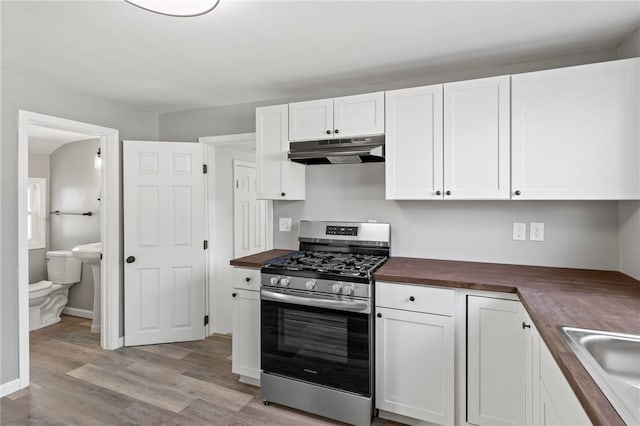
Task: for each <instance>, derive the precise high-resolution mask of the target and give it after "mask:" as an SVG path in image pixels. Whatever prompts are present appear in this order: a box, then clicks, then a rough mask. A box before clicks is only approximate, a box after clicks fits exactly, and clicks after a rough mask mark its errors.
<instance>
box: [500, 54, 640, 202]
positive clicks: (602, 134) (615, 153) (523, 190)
mask: <svg viewBox="0 0 640 426" xmlns="http://www.w3.org/2000/svg"><path fill="white" fill-rule="evenodd" d="M639 74H640V59H638V58H633V59H627V60H622V61H612V62H604V63H597V64H590V65H582V66H576V67H569V68H561V69H555V70H547V71H538V72H531V73H526V74H518V75H514V76H512V126H513V134H512V192H513V194H512V198H514V199H529V200H532V199H565V200H567V199H585V200H588V199H638V198H640V180H639V178H640V175H639V173H640V168H639V161H638V156H639V148H638V145H639V141H640V132H639V126H640V115H639V112H640V111H639V108H640V107H639V103H640V93H639V90H640V89H639V84H638V80H639Z"/></svg>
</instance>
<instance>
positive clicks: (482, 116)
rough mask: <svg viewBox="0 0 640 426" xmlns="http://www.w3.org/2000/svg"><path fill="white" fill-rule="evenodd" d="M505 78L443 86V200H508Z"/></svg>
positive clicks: (508, 123) (506, 93)
mask: <svg viewBox="0 0 640 426" xmlns="http://www.w3.org/2000/svg"><path fill="white" fill-rule="evenodd" d="M509 89H510V84H509V76H501V77H491V78H483V79H479V80H470V81H462V82H458V83H449V84H445V85H444V194H445V197H444V198H445V199H465V200H482V199H494V200H499V199H509V198H510V187H509V184H510V181H511V176H510V173H509V171H510V164H511V154H510V145H511V140H510V138H511V126H510V119H509V118H510V117H509V114H510V95H509Z"/></svg>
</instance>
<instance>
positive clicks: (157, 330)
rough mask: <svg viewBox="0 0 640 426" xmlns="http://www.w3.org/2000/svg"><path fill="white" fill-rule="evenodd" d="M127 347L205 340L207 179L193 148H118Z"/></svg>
mask: <svg viewBox="0 0 640 426" xmlns="http://www.w3.org/2000/svg"><path fill="white" fill-rule="evenodd" d="M123 160H124V161H123V180H124V191H123V197H124V200H123V201H124V256H125V259H126V261H125V268H124V317H125V318H124V324H125V336H124V341H125V345H126V346H134V345H145V344H155V343H167V342H180V341H187V340H198V339H204V300H205V292H204V283H205V279H204V261H205V255H204V248H203V241H204V235H205V228H204V178H203V174H202V164H203V163H202V146H201V145H200V144H196V143H179V142H139V141H124V143H123Z"/></svg>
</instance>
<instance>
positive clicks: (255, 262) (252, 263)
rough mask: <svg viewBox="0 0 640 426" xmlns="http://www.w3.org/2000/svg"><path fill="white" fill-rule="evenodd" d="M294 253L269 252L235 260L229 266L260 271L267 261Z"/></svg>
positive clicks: (289, 251) (283, 251)
mask: <svg viewBox="0 0 640 426" xmlns="http://www.w3.org/2000/svg"><path fill="white" fill-rule="evenodd" d="M292 251H293V250H282V249H273V250H267V251H263V252H260V253H257V254H252V255H250V256H245V257H239V258H237V259H233V260H232V261H231V262H229V264H230V265H231V266H242V267H245V268H255V269H259V268H261V267H262V265H263V264H264V263H265V262H266V261H267V260H271V259H275V258H276V257H280V256H284V255H285V254H287V253H291V252H292Z"/></svg>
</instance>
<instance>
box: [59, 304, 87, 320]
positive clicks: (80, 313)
mask: <svg viewBox="0 0 640 426" xmlns="http://www.w3.org/2000/svg"><path fill="white" fill-rule="evenodd" d="M62 313H63V314H65V315H72V316H74V317H80V318H87V319H93V311H88V310H86V309H78V308H69V307H66V308H64V309H63V310H62Z"/></svg>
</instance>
